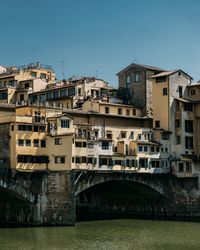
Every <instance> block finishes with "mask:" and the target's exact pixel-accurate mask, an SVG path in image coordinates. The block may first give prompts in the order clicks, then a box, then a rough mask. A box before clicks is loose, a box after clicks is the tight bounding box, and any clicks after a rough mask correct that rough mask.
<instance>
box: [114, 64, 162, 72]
mask: <svg viewBox="0 0 200 250" xmlns="http://www.w3.org/2000/svg"><path fill="white" fill-rule="evenodd" d="M132 67H141V68H144V69H148V70H152V71H165V70H164V69H161V68H158V67H155V66H150V65H144V64H138V63H131V64H130V65H129V66H127V67H126V68H124V69H122V70H121V71H119V72H118V73H117V75H119V74H120V73H122V72H124V71H126V70H128V69H130V68H132Z"/></svg>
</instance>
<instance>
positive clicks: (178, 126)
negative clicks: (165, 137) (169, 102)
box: [175, 119, 181, 128]
mask: <svg viewBox="0 0 200 250" xmlns="http://www.w3.org/2000/svg"><path fill="white" fill-rule="evenodd" d="M180 126H181V123H180V120H179V119H176V120H175V127H176V128H180Z"/></svg>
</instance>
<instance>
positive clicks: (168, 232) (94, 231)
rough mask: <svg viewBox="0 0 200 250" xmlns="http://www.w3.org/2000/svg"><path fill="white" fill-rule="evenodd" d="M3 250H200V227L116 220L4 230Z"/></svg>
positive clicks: (1, 233) (0, 239)
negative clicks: (67, 225) (68, 225)
mask: <svg viewBox="0 0 200 250" xmlns="http://www.w3.org/2000/svg"><path fill="white" fill-rule="evenodd" d="M0 249H1V250H5V249H6V250H12V249H15V250H16V249H17V250H18V249H19V250H37V249H40V250H43V249H44V250H46V249H48V250H58V249H67V250H71V249H79V250H86V249H87V250H90V249H95V250H97V249H109V250H110V249H111V250H113V249H120V250H122V249H131V250H132V249H133V250H134V249H137V250H169V249H170V250H173V249H176V250H179V249H180V250H185V249H187V250H197V249H198V250H199V249H200V224H199V223H190V222H169V221H148V220H113V221H93V222H81V223H78V224H77V225H76V226H75V227H49V228H47V227H45V228H42V227H40V228H9V229H8V228H7V229H0Z"/></svg>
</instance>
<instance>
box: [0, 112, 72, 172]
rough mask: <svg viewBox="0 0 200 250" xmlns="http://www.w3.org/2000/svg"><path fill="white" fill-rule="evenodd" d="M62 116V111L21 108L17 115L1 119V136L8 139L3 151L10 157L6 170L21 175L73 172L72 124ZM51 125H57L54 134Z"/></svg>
mask: <svg viewBox="0 0 200 250" xmlns="http://www.w3.org/2000/svg"><path fill="white" fill-rule="evenodd" d="M60 115H61V110H60V109H46V108H42V107H18V108H16V112H15V114H13V113H12V114H10V115H2V116H1V117H0V133H1V134H5V138H7V141H6V144H5V145H6V146H4V150H6V151H7V155H9V156H10V159H9V161H7V167H11V168H13V169H17V170H19V171H30V170H31V171H33V170H47V169H48V170H66V169H71V154H72V150H71V144H72V137H73V133H72V129H71V127H72V120H71V119H70V118H68V117H60ZM52 123H54V124H56V125H55V126H54V131H53V132H52V127H51V126H52ZM8 138H9V139H8ZM63 138H64V139H63ZM0 156H1V154H0ZM0 160H2V159H0Z"/></svg>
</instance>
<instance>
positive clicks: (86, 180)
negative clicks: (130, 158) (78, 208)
mask: <svg viewBox="0 0 200 250" xmlns="http://www.w3.org/2000/svg"><path fill="white" fill-rule="evenodd" d="M111 181H115V182H116V181H128V182H132V183H138V185H144V186H145V187H147V188H149V189H151V190H154V191H155V192H157V193H158V194H160V195H162V196H164V195H165V194H164V184H163V181H162V180H161V178H159V177H158V176H156V177H155V176H153V175H151V174H143V173H141V174H138V173H123V172H116V173H109V172H106V173H101V172H91V171H90V172H89V171H88V172H79V175H77V178H76V182H75V183H76V191H75V195H76V196H77V195H79V194H80V193H81V192H84V191H85V190H87V189H89V188H92V187H94V186H96V185H99V184H103V183H106V182H111Z"/></svg>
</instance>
